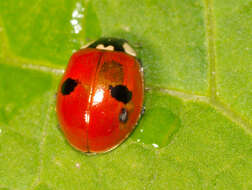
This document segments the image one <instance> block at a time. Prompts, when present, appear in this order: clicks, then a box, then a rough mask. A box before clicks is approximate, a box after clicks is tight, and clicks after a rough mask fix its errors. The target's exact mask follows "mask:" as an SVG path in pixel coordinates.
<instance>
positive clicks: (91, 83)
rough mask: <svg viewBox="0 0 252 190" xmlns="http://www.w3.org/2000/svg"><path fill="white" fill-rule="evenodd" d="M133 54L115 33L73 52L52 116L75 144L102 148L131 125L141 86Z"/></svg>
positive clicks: (114, 142)
mask: <svg viewBox="0 0 252 190" xmlns="http://www.w3.org/2000/svg"><path fill="white" fill-rule="evenodd" d="M125 44H126V45H125ZM134 55H135V54H134V51H133V49H131V47H130V46H129V45H128V44H127V42H126V41H125V40H121V39H115V38H102V39H100V40H98V41H96V42H94V43H92V44H91V45H89V46H88V47H87V48H85V49H81V50H79V51H77V52H76V53H74V54H73V55H72V57H71V59H70V61H69V64H68V66H67V69H66V71H65V74H64V75H63V78H62V80H61V82H60V85H59V89H58V93H57V116H58V119H59V122H60V126H61V129H62V131H63V133H64V135H65V137H66V139H67V140H68V142H69V143H70V144H71V145H72V146H73V147H74V148H76V149H78V150H80V151H82V152H86V153H103V152H107V151H109V150H112V149H113V148H115V147H117V146H118V145H119V144H121V143H122V142H123V141H124V140H125V139H126V138H127V137H128V136H129V134H130V133H131V132H132V131H133V129H134V128H135V126H136V124H137V121H138V120H139V118H140V116H141V112H142V107H143V98H144V86H143V72H142V68H141V65H140V64H139V62H138V60H137V59H136V58H135V56H134Z"/></svg>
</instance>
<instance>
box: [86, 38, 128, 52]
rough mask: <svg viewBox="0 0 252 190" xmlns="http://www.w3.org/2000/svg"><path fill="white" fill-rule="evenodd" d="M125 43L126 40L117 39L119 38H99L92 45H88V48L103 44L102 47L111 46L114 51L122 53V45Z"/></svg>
mask: <svg viewBox="0 0 252 190" xmlns="http://www.w3.org/2000/svg"><path fill="white" fill-rule="evenodd" d="M124 43H127V41H126V40H124V39H119V38H100V39H98V40H97V41H95V42H94V43H92V44H90V45H89V46H88V47H89V48H96V46H97V45H99V44H103V45H104V47H108V46H113V47H114V51H122V52H125V51H124V48H123V44H124Z"/></svg>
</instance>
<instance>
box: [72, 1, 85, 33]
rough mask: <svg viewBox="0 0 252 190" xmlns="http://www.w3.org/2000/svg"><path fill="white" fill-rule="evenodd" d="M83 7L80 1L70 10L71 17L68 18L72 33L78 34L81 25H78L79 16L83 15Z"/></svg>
mask: <svg viewBox="0 0 252 190" xmlns="http://www.w3.org/2000/svg"><path fill="white" fill-rule="evenodd" d="M84 10H85V9H84V8H83V7H82V5H81V4H80V3H76V5H75V9H74V10H73V12H72V19H71V20H70V23H71V25H72V27H73V33H75V34H78V33H79V32H80V31H81V30H82V27H81V25H80V20H81V18H83V17H84V14H83V13H84Z"/></svg>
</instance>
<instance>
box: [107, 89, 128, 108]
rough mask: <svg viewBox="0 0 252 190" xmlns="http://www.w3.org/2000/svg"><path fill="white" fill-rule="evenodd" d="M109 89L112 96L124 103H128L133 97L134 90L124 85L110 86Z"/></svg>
mask: <svg viewBox="0 0 252 190" xmlns="http://www.w3.org/2000/svg"><path fill="white" fill-rule="evenodd" d="M109 89H110V94H111V96H112V97H113V98H115V99H117V100H118V101H120V102H123V103H124V104H127V103H128V102H129V101H130V100H131V98H132V92H131V91H129V89H128V88H127V87H126V86H124V85H117V86H115V87H113V86H109Z"/></svg>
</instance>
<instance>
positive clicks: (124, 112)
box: [119, 108, 128, 123]
mask: <svg viewBox="0 0 252 190" xmlns="http://www.w3.org/2000/svg"><path fill="white" fill-rule="evenodd" d="M119 120H120V122H122V123H126V122H127V121H128V111H127V110H126V109H125V108H122V109H121V111H120V114H119Z"/></svg>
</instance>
